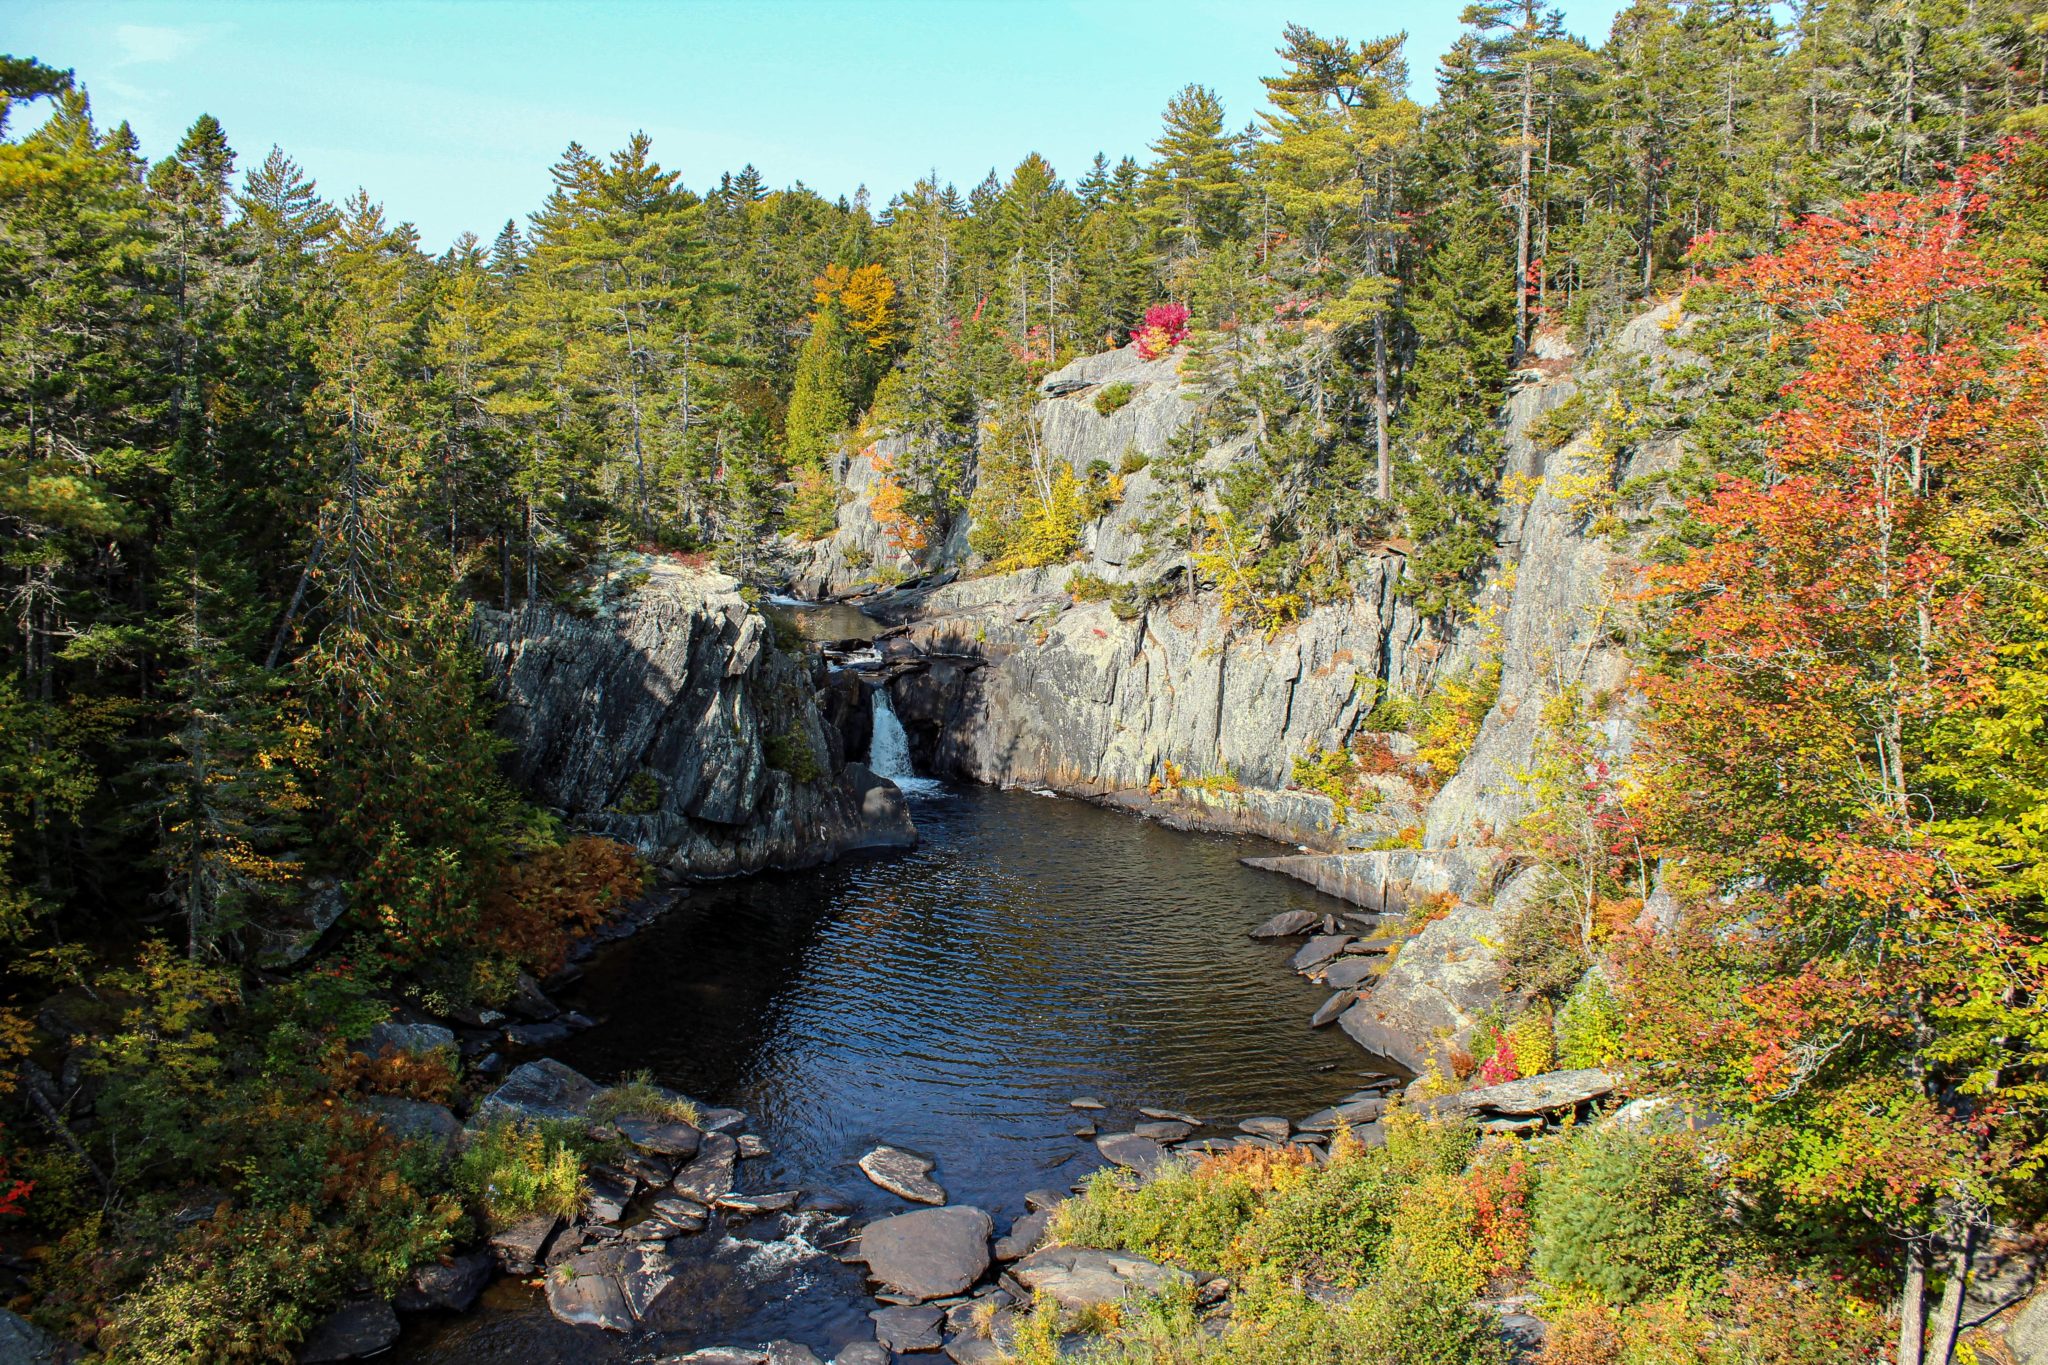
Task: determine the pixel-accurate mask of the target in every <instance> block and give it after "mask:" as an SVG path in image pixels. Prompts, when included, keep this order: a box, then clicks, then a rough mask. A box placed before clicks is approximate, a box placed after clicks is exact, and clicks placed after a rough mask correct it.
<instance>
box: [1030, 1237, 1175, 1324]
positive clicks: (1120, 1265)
mask: <svg viewBox="0 0 2048 1365" xmlns="http://www.w3.org/2000/svg"><path fill="white" fill-rule="evenodd" d="M1010 1274H1011V1275H1012V1276H1013V1277H1014V1278H1015V1279H1016V1281H1017V1282H1018V1283H1019V1284H1021V1285H1023V1286H1024V1287H1025V1288H1026V1289H1029V1290H1031V1291H1032V1292H1033V1293H1037V1294H1046V1295H1049V1296H1051V1298H1052V1299H1053V1300H1054V1301H1056V1302H1057V1303H1058V1304H1059V1306H1060V1307H1062V1308H1064V1309H1066V1310H1068V1311H1069V1312H1076V1313H1078V1312H1081V1311H1084V1310H1086V1309H1089V1308H1094V1307H1098V1306H1100V1305H1102V1304H1107V1303H1115V1302H1117V1301H1118V1300H1120V1299H1122V1298H1124V1297H1125V1296H1126V1295H1130V1294H1141V1295H1146V1296H1148V1297H1149V1296H1156V1295H1159V1294H1163V1293H1165V1292H1166V1290H1167V1289H1169V1288H1171V1287H1173V1286H1175V1285H1181V1284H1191V1283H1193V1281H1194V1276H1192V1275H1190V1274H1188V1272H1187V1271H1185V1270H1181V1269H1179V1268H1177V1267H1174V1266H1165V1265H1161V1264H1159V1262H1157V1261H1154V1260H1150V1259H1148V1258H1146V1257H1144V1256H1138V1255H1134V1254H1132V1253H1131V1252H1128V1251H1102V1250H1098V1249H1097V1248H1094V1247H1047V1248H1045V1250H1043V1251H1034V1252H1032V1253H1031V1254H1030V1255H1029V1256H1026V1257H1025V1258H1024V1259H1023V1260H1021V1261H1019V1262H1017V1263H1016V1264H1015V1265H1013V1266H1011V1267H1010Z"/></svg>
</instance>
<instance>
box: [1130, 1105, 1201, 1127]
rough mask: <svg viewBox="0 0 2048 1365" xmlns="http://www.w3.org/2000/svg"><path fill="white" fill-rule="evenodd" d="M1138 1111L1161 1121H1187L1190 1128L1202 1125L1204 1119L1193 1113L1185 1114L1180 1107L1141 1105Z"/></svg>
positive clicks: (1146, 1116) (1149, 1117) (1144, 1115)
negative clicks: (1162, 1107) (1152, 1107)
mask: <svg viewBox="0 0 2048 1365" xmlns="http://www.w3.org/2000/svg"><path fill="white" fill-rule="evenodd" d="M1138 1113H1139V1114H1140V1115H1142V1116H1143V1117H1145V1118H1148V1119H1158V1120H1159V1121H1160V1122H1161V1123H1185V1124H1186V1125H1187V1126H1188V1127H1190V1128H1200V1127H1201V1126H1202V1121H1201V1120H1200V1119H1198V1118H1196V1117H1195V1116H1194V1115H1193V1114H1183V1113H1182V1112H1181V1111H1180V1110H1178V1109H1147V1108H1145V1107H1143V1106H1142V1105H1141V1106H1139V1109H1138Z"/></svg>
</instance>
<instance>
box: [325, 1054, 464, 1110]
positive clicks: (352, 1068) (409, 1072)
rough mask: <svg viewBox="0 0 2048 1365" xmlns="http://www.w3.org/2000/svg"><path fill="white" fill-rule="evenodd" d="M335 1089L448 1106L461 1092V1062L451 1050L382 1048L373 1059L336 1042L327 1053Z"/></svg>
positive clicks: (330, 1074)
mask: <svg viewBox="0 0 2048 1365" xmlns="http://www.w3.org/2000/svg"><path fill="white" fill-rule="evenodd" d="M329 1056H330V1061H329V1072H328V1074H329V1076H330V1077H331V1079H332V1081H333V1083H334V1085H335V1088H336V1089H339V1090H344V1091H353V1090H360V1091H364V1092H366V1093H368V1094H372V1095H396V1096H399V1097H401V1098H403V1099H408V1100H425V1101H427V1102H428V1103H430V1104H448V1103H451V1102H452V1101H453V1100H454V1098H455V1096H456V1095H457V1094H458V1093H459V1092H460V1091H461V1089H462V1075H461V1059H460V1058H458V1057H457V1056H456V1055H455V1051H454V1049H453V1048H434V1049H431V1050H429V1051H426V1052H413V1051H410V1050H408V1049H406V1048H400V1047H392V1046H390V1045H388V1044H387V1045H386V1046H384V1047H381V1048H379V1049H377V1054H376V1055H375V1056H374V1057H373V1056H370V1055H368V1054H367V1053H364V1052H361V1051H359V1050H357V1049H356V1048H354V1047H351V1046H349V1045H348V1044H347V1043H345V1042H343V1041H341V1040H339V1039H337V1040H335V1042H334V1043H333V1044H332V1047H331V1050H330V1054H329Z"/></svg>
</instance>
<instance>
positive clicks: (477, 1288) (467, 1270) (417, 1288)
mask: <svg viewBox="0 0 2048 1365" xmlns="http://www.w3.org/2000/svg"><path fill="white" fill-rule="evenodd" d="M496 1271H497V1261H496V1259H495V1258H494V1257H493V1256H492V1255H491V1253H490V1252H488V1251H472V1252H469V1253H468V1254H467V1255H463V1256H457V1257H455V1258H454V1259H453V1260H449V1261H436V1262H435V1263H434V1264H432V1265H423V1266H421V1267H419V1268H418V1269H417V1270H415V1271H413V1272H412V1279H411V1280H410V1281H409V1282H407V1284H406V1286H405V1288H403V1289H401V1290H399V1291H398V1299H397V1307H398V1309H399V1311H400V1312H404V1313H423V1312H427V1311H429V1310H439V1311H441V1312H444V1313H467V1312H468V1311H469V1310H470V1309H471V1308H472V1307H474V1306H475V1304H476V1301H477V1298H478V1296H480V1295H481V1294H482V1293H483V1292H484V1286H486V1285H488V1284H489V1283H490V1282H491V1276H492V1275H493V1274H494V1273H496Z"/></svg>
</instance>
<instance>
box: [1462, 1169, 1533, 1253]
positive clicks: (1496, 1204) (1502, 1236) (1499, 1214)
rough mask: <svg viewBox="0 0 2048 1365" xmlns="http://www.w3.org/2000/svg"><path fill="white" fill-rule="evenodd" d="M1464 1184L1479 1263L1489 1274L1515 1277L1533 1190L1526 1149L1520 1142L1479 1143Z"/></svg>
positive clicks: (1526, 1250)
mask: <svg viewBox="0 0 2048 1365" xmlns="http://www.w3.org/2000/svg"><path fill="white" fill-rule="evenodd" d="M1465 1189H1466V1192H1467V1194H1468V1195H1469V1197H1470V1198H1471V1200H1472V1228H1473V1234H1474V1236H1475V1237H1476V1238H1477V1241H1478V1248H1479V1250H1480V1252H1481V1253H1482V1257H1481V1260H1480V1266H1481V1269H1482V1270H1483V1272H1484V1273H1485V1275H1486V1276H1487V1278H1488V1279H1502V1278H1507V1279H1514V1278H1519V1277H1520V1276H1521V1274H1522V1273H1523V1271H1524V1270H1525V1268H1526V1267H1527V1266H1528V1263H1529V1245H1530V1227H1531V1225H1530V1208H1531V1205H1532V1203H1533V1202H1534V1198H1535V1190H1536V1178H1535V1171H1534V1169H1533V1168H1532V1167H1531V1165H1530V1163H1529V1156H1528V1150H1527V1149H1526V1148H1525V1147H1524V1146H1523V1145H1522V1144H1521V1143H1519V1142H1506V1143H1493V1144H1489V1145H1488V1146H1486V1147H1484V1148H1482V1149H1481V1151H1480V1153H1479V1155H1478V1157H1477V1158H1476V1159H1474V1161H1473V1162H1472V1165H1471V1167H1470V1168H1469V1169H1468V1170H1467V1171H1466V1172H1465Z"/></svg>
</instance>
